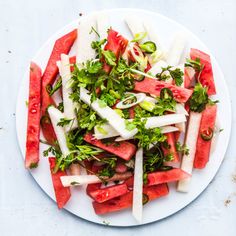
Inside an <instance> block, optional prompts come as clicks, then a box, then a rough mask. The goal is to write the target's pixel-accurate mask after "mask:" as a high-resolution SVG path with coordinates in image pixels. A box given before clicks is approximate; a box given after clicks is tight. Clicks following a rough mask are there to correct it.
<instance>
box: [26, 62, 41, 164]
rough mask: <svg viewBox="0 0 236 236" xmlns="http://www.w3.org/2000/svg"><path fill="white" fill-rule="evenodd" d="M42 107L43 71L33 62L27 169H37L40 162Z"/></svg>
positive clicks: (29, 105) (30, 87)
mask: <svg viewBox="0 0 236 236" xmlns="http://www.w3.org/2000/svg"><path fill="white" fill-rule="evenodd" d="M40 105H41V69H40V67H39V66H38V65H36V64H35V63H34V62H31V64H30V83H29V100H28V123H27V140H26V154H25V167H26V168H34V167H37V165H38V162H39V134H40Z"/></svg>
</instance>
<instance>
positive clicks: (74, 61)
mask: <svg viewBox="0 0 236 236" xmlns="http://www.w3.org/2000/svg"><path fill="white" fill-rule="evenodd" d="M75 63H76V56H72V57H70V64H71V66H70V70H71V72H73V70H74V66H73V65H74V64H75Z"/></svg>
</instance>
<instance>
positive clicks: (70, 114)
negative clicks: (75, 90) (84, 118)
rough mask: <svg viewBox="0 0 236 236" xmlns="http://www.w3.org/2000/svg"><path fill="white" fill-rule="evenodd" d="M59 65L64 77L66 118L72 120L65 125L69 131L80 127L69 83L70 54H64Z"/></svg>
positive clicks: (63, 91) (63, 90) (63, 89)
mask: <svg viewBox="0 0 236 236" xmlns="http://www.w3.org/2000/svg"><path fill="white" fill-rule="evenodd" d="M57 66H58V68H59V72H60V75H61V78H62V97H63V105H64V116H65V118H66V119H69V120H71V122H70V123H69V124H68V125H66V126H65V130H66V131H67V132H68V131H70V130H72V129H75V128H77V127H78V122H77V117H76V114H75V105H74V103H73V101H72V99H71V98H70V94H71V93H72V89H71V88H70V87H69V86H68V83H69V81H70V79H71V71H70V60H69V56H67V55H65V54H62V55H61V61H58V62H57Z"/></svg>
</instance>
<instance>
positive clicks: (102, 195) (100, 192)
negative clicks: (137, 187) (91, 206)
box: [87, 183, 129, 203]
mask: <svg viewBox="0 0 236 236" xmlns="http://www.w3.org/2000/svg"><path fill="white" fill-rule="evenodd" d="M97 186H98V185H97ZM128 192H129V190H128V188H127V185H126V184H125V183H123V184H117V185H113V186H110V187H106V188H98V189H94V190H93V191H91V186H90V187H89V189H88V188H87V193H88V195H89V196H90V197H91V198H92V199H93V200H94V201H96V202H99V203H101V202H105V201H108V200H110V199H113V198H115V197H119V196H122V195H124V194H126V193H128Z"/></svg>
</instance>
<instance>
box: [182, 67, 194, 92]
mask: <svg viewBox="0 0 236 236" xmlns="http://www.w3.org/2000/svg"><path fill="white" fill-rule="evenodd" d="M194 84H195V70H194V69H193V68H192V67H185V68H184V87H185V88H193V87H194Z"/></svg>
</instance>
